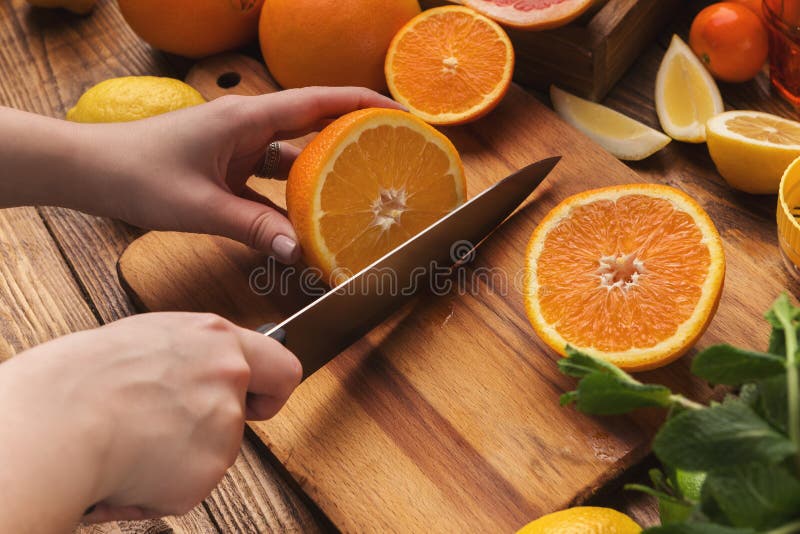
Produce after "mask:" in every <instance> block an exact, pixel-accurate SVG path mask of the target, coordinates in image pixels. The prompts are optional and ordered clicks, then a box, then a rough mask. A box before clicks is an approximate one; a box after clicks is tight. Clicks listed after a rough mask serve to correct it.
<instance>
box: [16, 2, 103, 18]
mask: <svg viewBox="0 0 800 534" xmlns="http://www.w3.org/2000/svg"><path fill="white" fill-rule="evenodd" d="M28 3H29V4H30V5H32V6H36V7H47V8H59V7H60V8H63V9H66V10H68V11H72V12H73V13H77V14H78V15H86V14H87V13H89V12H90V11H91V10H92V8H93V7H94V5H95V4H96V3H97V0H28Z"/></svg>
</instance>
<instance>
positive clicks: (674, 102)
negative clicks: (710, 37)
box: [656, 35, 725, 143]
mask: <svg viewBox="0 0 800 534" xmlns="http://www.w3.org/2000/svg"><path fill="white" fill-rule="evenodd" d="M723 111H725V105H724V104H723V103H722V96H721V95H720V94H719V88H718V87H717V84H716V83H715V82H714V79H713V78H712V77H711V74H709V73H708V71H707V70H706V68H705V67H703V64H702V63H700V60H699V59H697V56H695V55H694V52H692V50H691V49H690V48H689V47H688V46H687V45H686V43H684V42H683V41H682V40H681V38H680V37H678V36H677V35H673V36H672V43H670V45H669V49H667V53H666V54H665V55H664V59H662V60H661V66H660V67H659V69H658V76H657V77H656V112H658V120H659V121H661V128H662V129H663V130H664V131H665V132H666V133H667V135H669V136H670V137H672V138H673V139H677V140H678V141H686V142H689V143H702V142H703V141H705V140H706V122H707V121H708V119H710V118H711V117H713V116H714V115H717V114H719V113H722V112H723Z"/></svg>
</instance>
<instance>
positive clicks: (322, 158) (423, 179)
mask: <svg viewBox="0 0 800 534" xmlns="http://www.w3.org/2000/svg"><path fill="white" fill-rule="evenodd" d="M466 187H467V186H466V179H465V177H464V167H463V166H462V164H461V158H460V157H459V155H458V152H457V151H456V148H455V147H454V146H453V144H452V143H451V142H450V141H449V140H448V139H447V137H445V136H444V135H442V134H441V133H439V132H438V131H437V130H436V129H435V128H433V127H432V126H429V125H428V124H426V123H425V122H424V121H422V120H420V119H418V118H417V117H414V116H413V115H411V114H409V113H405V112H403V111H397V110H389V109H366V110H361V111H356V112H354V113H350V114H348V115H345V116H343V117H341V118H339V119H337V120H336V121H334V122H333V123H332V124H331V125H330V126H328V127H327V128H325V129H324V130H322V132H320V133H319V135H317V137H315V138H314V139H313V140H312V141H311V143H309V145H308V146H307V147H306V148H305V149H304V150H303V152H302V153H301V154H300V156H298V158H297V160H296V161H295V163H294V165H293V166H292V170H291V172H290V174H289V181H288V183H287V186H286V203H287V208H288V212H289V219H290V220H291V222H292V224H293V225H294V227H295V229H296V231H297V234H298V236H299V238H300V244H301V245H302V247H303V253H304V255H305V260H306V262H307V263H309V264H310V265H311V266H314V267H317V268H319V269H320V270H321V271H322V273H323V280H324V281H325V282H328V283H329V284H330V285H335V284H338V283H341V282H342V281H344V280H345V279H347V278H348V277H349V276H351V275H353V274H355V273H357V272H358V271H360V270H361V269H363V268H364V267H366V266H367V265H369V264H371V263H372V262H373V261H375V260H377V259H378V258H380V257H381V256H383V255H384V254H386V253H387V252H389V251H391V250H393V249H394V248H396V247H397V246H399V245H401V244H402V243H404V242H405V241H407V240H408V239H410V238H411V237H413V236H414V235H416V234H417V233H419V232H420V231H421V230H424V229H425V228H427V227H428V226H430V225H431V224H433V223H434V222H436V221H437V220H438V219H439V218H441V217H442V216H444V215H445V214H447V213H448V212H450V211H451V210H453V209H454V208H456V207H458V206H459V205H460V204H462V203H463V202H464V200H465V199H466V195H467V193H466Z"/></svg>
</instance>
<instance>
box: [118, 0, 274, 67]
mask: <svg viewBox="0 0 800 534" xmlns="http://www.w3.org/2000/svg"><path fill="white" fill-rule="evenodd" d="M118 1H119V9H120V11H121V12H122V16H123V17H124V18H125V20H126V21H127V22H128V24H129V25H130V27H131V28H132V29H133V31H134V32H136V34H137V35H138V36H139V37H141V38H142V39H143V40H144V41H146V42H147V43H148V44H150V46H152V47H154V48H158V49H159V50H163V51H165V52H170V53H172V54H178V55H180V56H186V57H191V58H200V57H204V56H209V55H211V54H217V53H219V52H224V51H226V50H231V49H233V48H238V47H240V46H243V45H245V44H247V43H248V42H250V41H253V40H255V38H256V35H257V34H258V13H259V10H260V9H261V5H262V4H263V2H264V0H118Z"/></svg>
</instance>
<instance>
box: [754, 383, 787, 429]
mask: <svg viewBox="0 0 800 534" xmlns="http://www.w3.org/2000/svg"><path fill="white" fill-rule="evenodd" d="M786 380H787V377H786V375H781V376H774V377H772V378H767V379H766V380H761V381H759V382H757V383H756V387H757V388H758V404H757V405H756V406H757V408H758V411H759V412H760V413H761V414H762V415H763V416H764V419H766V420H767V421H769V423H770V424H771V425H772V426H774V427H775V428H777V429H778V430H780V431H782V432H784V433H785V432H787V431H788V430H789V394H788V391H787V389H786Z"/></svg>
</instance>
